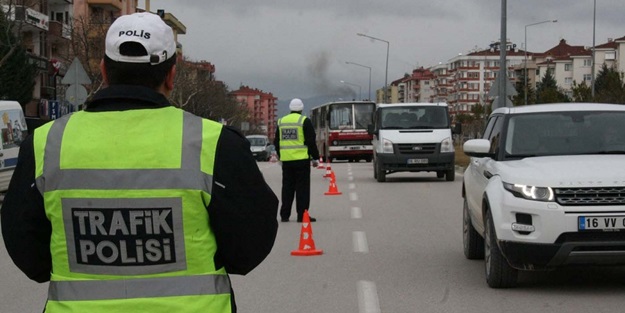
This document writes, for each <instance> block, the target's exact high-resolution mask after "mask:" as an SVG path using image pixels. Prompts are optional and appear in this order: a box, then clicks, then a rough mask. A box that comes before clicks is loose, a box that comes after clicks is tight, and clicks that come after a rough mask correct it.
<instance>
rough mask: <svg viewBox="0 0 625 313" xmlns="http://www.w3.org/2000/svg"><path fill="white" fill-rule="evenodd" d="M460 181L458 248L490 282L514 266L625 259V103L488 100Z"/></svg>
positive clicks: (502, 279)
mask: <svg viewBox="0 0 625 313" xmlns="http://www.w3.org/2000/svg"><path fill="white" fill-rule="evenodd" d="M464 153H466V154H467V155H469V156H470V157H471V161H470V163H469V166H468V167H467V169H466V171H465V173H464V181H463V186H462V196H463V198H464V204H463V232H464V240H463V243H464V254H465V256H466V257H467V258H469V259H481V258H484V259H485V266H486V271H485V273H486V281H487V283H488V285H489V286H490V287H493V288H503V287H513V286H515V285H516V283H517V275H518V271H520V270H549V269H554V268H557V267H560V266H566V265H593V264H607V265H617V264H625V166H624V164H625V106H623V105H611V104H597V103H576V104H572V103H568V104H548V105H531V106H522V107H514V108H499V109H496V110H495V111H494V112H493V113H492V114H491V115H490V117H489V120H488V123H487V125H486V128H485V131H484V135H483V138H482V139H473V140H469V141H467V142H465V143H464Z"/></svg>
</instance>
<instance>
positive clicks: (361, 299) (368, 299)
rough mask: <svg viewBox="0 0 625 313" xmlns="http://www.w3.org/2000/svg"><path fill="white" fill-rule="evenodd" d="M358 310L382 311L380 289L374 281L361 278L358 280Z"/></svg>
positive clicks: (363, 312) (372, 312)
mask: <svg viewBox="0 0 625 313" xmlns="http://www.w3.org/2000/svg"><path fill="white" fill-rule="evenodd" d="M358 312H360V313H382V310H380V301H379V300H378V291H377V289H376V287H375V283H374V282H372V281H366V280H361V281H359V282H358Z"/></svg>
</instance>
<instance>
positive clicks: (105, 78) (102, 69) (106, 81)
mask: <svg viewBox="0 0 625 313" xmlns="http://www.w3.org/2000/svg"><path fill="white" fill-rule="evenodd" d="M100 72H101V73H102V81H103V83H104V85H105V86H108V85H109V78H108V73H107V72H106V66H104V59H102V60H100Z"/></svg>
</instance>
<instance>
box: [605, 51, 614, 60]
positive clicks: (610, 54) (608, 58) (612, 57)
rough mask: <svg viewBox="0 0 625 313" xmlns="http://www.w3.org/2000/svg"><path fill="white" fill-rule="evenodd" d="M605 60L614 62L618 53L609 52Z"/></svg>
mask: <svg viewBox="0 0 625 313" xmlns="http://www.w3.org/2000/svg"><path fill="white" fill-rule="evenodd" d="M605 59H606V60H614V59H616V52H614V51H608V52H606V53H605Z"/></svg>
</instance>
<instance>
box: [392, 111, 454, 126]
mask: <svg viewBox="0 0 625 313" xmlns="http://www.w3.org/2000/svg"><path fill="white" fill-rule="evenodd" d="M380 122H381V127H380V129H433V128H449V118H448V117H447V108H446V107H442V106H419V107H407V106H405V107H390V108H383V109H382V110H381V111H380Z"/></svg>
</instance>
